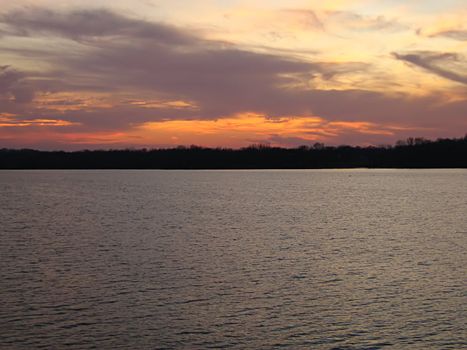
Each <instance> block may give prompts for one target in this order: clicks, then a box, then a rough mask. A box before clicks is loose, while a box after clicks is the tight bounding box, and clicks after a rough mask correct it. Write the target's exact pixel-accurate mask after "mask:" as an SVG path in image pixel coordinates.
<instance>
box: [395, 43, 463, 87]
mask: <svg viewBox="0 0 467 350" xmlns="http://www.w3.org/2000/svg"><path fill="white" fill-rule="evenodd" d="M393 56H394V57H395V58H396V59H398V60H401V61H405V62H408V63H411V64H413V65H415V66H418V67H421V68H423V69H425V70H427V71H429V72H431V73H434V74H436V75H438V76H440V77H443V78H446V79H449V80H452V81H456V82H458V83H462V84H466V85H467V75H465V74H464V73H465V70H464V71H463V72H462V73H458V72H455V71H453V70H448V69H446V68H444V67H449V64H450V63H459V62H464V61H462V60H461V58H460V56H459V55H457V54H454V53H438V52H430V51H417V52H414V53H408V54H399V53H393Z"/></svg>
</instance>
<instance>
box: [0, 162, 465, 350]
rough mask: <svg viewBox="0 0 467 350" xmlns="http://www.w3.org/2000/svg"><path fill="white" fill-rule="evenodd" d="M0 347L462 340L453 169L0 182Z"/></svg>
mask: <svg viewBox="0 0 467 350" xmlns="http://www.w3.org/2000/svg"><path fill="white" fill-rule="evenodd" d="M0 198H1V202H0V225H1V226H0V238H1V243H0V256H1V260H0V278H1V280H0V281H1V282H0V283H1V284H0V300H1V307H0V329H1V335H0V348H1V349H40V348H45V349H62V348H65V347H66V348H68V349H92V348H95V349H208V348H215V349H219V348H225V349H274V348H284V349H383V348H384V349H391V348H392V349H401V348H405V349H460V348H466V347H467V336H466V334H467V327H466V324H467V308H466V305H467V286H466V280H467V278H466V275H467V274H466V266H467V258H466V246H467V219H466V214H467V170H456V169H454V170H366V169H355V170H258V171H254V170H251V171H250V170H249V171H153V170H148V171H144V170H143V171H141V170H135V171H131V170H130V171H127V170H125V171H123V170H122V171H120V170H108V171H99V170H91V171H1V172H0Z"/></svg>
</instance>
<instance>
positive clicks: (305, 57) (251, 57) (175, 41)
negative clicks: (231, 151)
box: [0, 0, 467, 150]
mask: <svg viewBox="0 0 467 350" xmlns="http://www.w3.org/2000/svg"><path fill="white" fill-rule="evenodd" d="M466 132H467V3H466V1H465V0H443V1H439V0H331V1H323V0H320V1H315V0H308V1H302V0H249V1H240V0H205V1H201V0H199V1H196V0H170V1H169V0H163V1H162V0H114V1H108V0H80V1H71V0H29V1H27V0H17V1H10V0H8V1H7V0H0V148H2V147H8V148H23V147H25V148H37V149H65V150H75V149H85V148H91V149H94V148H104V149H107V148H122V147H136V148H140V147H171V146H177V145H191V144H196V145H201V146H212V147H217V146H221V147H235V148H236V147H242V146H247V145H250V144H253V143H264V144H271V145H274V146H284V147H295V146H298V145H303V144H313V143H315V142H324V143H325V144H352V145H357V144H358V145H381V144H392V143H394V142H395V141H396V140H398V139H404V138H406V137H409V136H414V137H420V136H423V137H426V138H432V139H433V138H437V137H461V136H464V135H465V134H466Z"/></svg>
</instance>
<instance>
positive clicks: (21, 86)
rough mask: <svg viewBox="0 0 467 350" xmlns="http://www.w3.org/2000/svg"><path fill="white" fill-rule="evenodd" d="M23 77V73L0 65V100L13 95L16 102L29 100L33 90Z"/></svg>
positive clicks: (31, 97) (32, 95) (24, 76)
mask: <svg viewBox="0 0 467 350" xmlns="http://www.w3.org/2000/svg"><path fill="white" fill-rule="evenodd" d="M25 78H26V75H25V74H24V73H21V72H19V71H17V70H15V69H13V68H11V67H10V66H0V101H1V100H2V99H3V100H5V99H9V98H10V97H13V98H14V100H15V102H17V103H26V102H30V101H31V100H32V99H33V97H34V91H33V89H32V87H31V86H29V85H28V83H27V81H26V80H25ZM0 112H1V111H0Z"/></svg>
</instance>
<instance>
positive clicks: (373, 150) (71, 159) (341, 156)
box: [0, 136, 467, 170]
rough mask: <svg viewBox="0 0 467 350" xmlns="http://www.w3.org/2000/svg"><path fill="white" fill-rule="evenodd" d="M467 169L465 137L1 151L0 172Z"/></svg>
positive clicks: (466, 138)
mask: <svg viewBox="0 0 467 350" xmlns="http://www.w3.org/2000/svg"><path fill="white" fill-rule="evenodd" d="M358 168H365V169H441V168H446V169H456V168H458V169H465V168H467V136H466V137H463V138H458V139H438V140H436V141H430V140H426V139H422V138H415V139H414V138H409V139H407V140H406V141H399V142H398V143H397V144H396V145H394V146H381V147H359V146H345V145H344V146H325V145H323V144H321V143H316V144H315V145H313V146H300V147H298V148H280V147H269V146H266V145H254V146H250V147H246V148H241V149H227V148H204V147H198V146H191V147H183V146H180V147H176V148H170V149H152V150H147V149H139V150H129V149H124V150H92V151H91V150H84V151H71V152H66V151H38V150H30V149H20V150H17V149H0V169H5V170H7V169H11V170H14V169H17V170H20V169H24V170H33V169H44V170H45V169H57V170H66V169H69V170H72V169H75V170H85V169H89V170H91V169H96V170H97V169H101V170H104V169H114V170H126V169H135V170H136V169H148V170H149V169H159V170H255V169H258V170H260V169H271V170H272V169H297V170H298V169H358Z"/></svg>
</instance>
